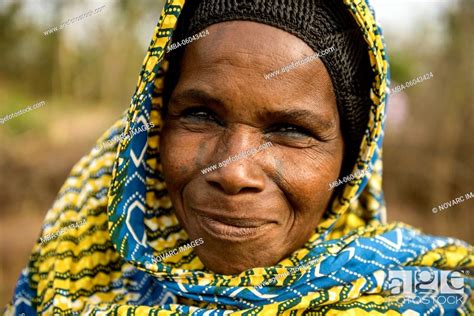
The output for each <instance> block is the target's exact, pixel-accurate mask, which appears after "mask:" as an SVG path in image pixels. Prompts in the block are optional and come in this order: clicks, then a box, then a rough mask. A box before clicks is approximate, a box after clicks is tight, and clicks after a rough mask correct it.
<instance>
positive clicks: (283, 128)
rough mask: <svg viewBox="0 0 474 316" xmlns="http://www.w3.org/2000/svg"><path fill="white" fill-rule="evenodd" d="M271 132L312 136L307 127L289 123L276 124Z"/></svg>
mask: <svg viewBox="0 0 474 316" xmlns="http://www.w3.org/2000/svg"><path fill="white" fill-rule="evenodd" d="M273 132H276V133H279V134H284V135H289V136H292V137H301V136H304V137H313V136H312V134H311V132H309V131H308V130H307V129H305V128H303V127H299V126H295V125H291V124H284V125H278V126H276V127H275V128H274V129H273Z"/></svg>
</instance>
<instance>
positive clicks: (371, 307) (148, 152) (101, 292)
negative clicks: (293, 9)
mask: <svg viewBox="0 0 474 316" xmlns="http://www.w3.org/2000/svg"><path fill="white" fill-rule="evenodd" d="M339 1H344V3H345V5H346V7H347V9H348V10H349V11H350V12H351V14H352V16H353V17H354V19H355V21H357V23H358V25H359V27H360V31H361V32H362V33H363V35H364V38H365V41H366V42H367V47H368V54H369V55H370V61H371V64H372V69H373V72H374V74H375V81H374V82H373V86H372V90H371V99H372V101H373V105H372V107H371V111H370V119H369V124H368V127H367V133H366V134H365V136H364V139H363V141H362V144H361V148H360V153H359V159H358V162H357V165H356V166H354V168H353V172H356V171H358V170H366V169H368V168H369V167H370V168H369V169H370V170H371V171H370V172H369V173H367V174H366V173H364V174H365V176H364V178H363V179H354V180H352V181H350V182H349V183H347V184H346V185H345V186H344V188H343V190H342V191H341V193H340V194H339V195H338V196H337V197H336V198H335V199H334V202H333V203H332V205H331V207H330V209H328V210H327V213H326V215H325V217H324V220H323V221H322V222H321V223H320V225H319V226H318V228H317V230H316V231H315V233H314V235H313V236H312V237H311V238H310V240H309V241H308V242H307V243H306V244H305V245H304V247H303V248H301V249H299V250H298V251H296V252H294V253H293V254H292V255H291V256H290V257H288V258H286V259H284V260H282V261H281V262H279V263H278V264H276V265H275V266H272V267H258V268H254V269H250V270H247V271H244V272H242V273H241V274H239V275H220V274H216V273H213V272H212V271H209V270H207V269H206V268H205V267H204V266H203V264H202V262H201V261H200V260H199V258H198V257H197V256H196V254H195V253H194V251H193V250H192V249H188V250H186V251H183V252H180V253H178V254H177V255H175V256H171V257H168V258H166V259H165V260H163V261H162V262H156V261H154V260H152V256H157V255H158V254H160V253H164V252H167V251H170V250H173V249H175V248H177V247H179V246H181V245H183V244H185V243H187V242H189V239H188V236H187V234H186V232H185V231H184V229H183V228H182V227H181V226H180V225H179V223H178V220H177V218H176V216H175V215H174V212H173V205H172V204H171V201H170V199H169V197H168V194H167V190H166V183H165V182H164V180H163V175H162V167H161V165H160V153H159V145H160V129H161V126H162V123H163V122H162V118H161V115H160V109H161V106H162V100H161V93H162V89H163V78H164V74H165V73H166V71H168V69H167V68H168V63H167V61H166V56H165V48H166V47H167V45H168V44H169V42H170V37H171V35H172V33H173V30H174V28H175V26H176V22H177V18H178V16H179V14H180V12H181V9H182V7H183V5H184V0H168V1H167V2H166V4H165V7H164V9H163V12H162V14H161V17H160V20H159V23H158V25H157V27H156V29H155V32H154V36H153V39H152V41H151V43H150V47H149V50H148V53H147V55H146V58H145V61H144V64H143V67H142V70H141V72H140V76H139V81H138V85H137V88H136V91H135V93H134V96H133V98H132V103H131V106H130V109H129V111H128V113H127V114H126V115H124V117H123V119H122V120H120V121H118V122H117V123H116V124H114V126H112V127H111V128H110V129H109V130H108V131H107V132H106V133H105V134H104V136H102V137H101V138H100V139H99V141H98V144H101V143H103V142H105V141H107V140H111V139H113V138H114V137H116V136H118V135H120V134H122V133H123V132H125V133H127V134H128V133H130V131H132V130H134V129H135V128H139V127H142V126H144V125H147V124H149V123H153V125H154V127H153V128H152V129H151V130H150V131H148V133H137V134H135V135H134V136H133V137H130V138H127V137H126V138H124V139H123V140H122V141H121V142H120V143H119V144H117V145H116V146H114V147H113V148H112V147H109V146H97V147H96V148H94V149H93V150H92V152H91V153H90V154H89V155H87V156H86V157H84V158H83V159H81V160H80V161H79V163H78V164H77V165H76V166H74V168H73V169H72V171H71V174H70V176H69V178H68V179H67V180H66V183H65V184H64V186H63V187H62V188H61V190H60V192H59V195H58V197H57V200H56V201H55V203H54V205H53V206H52V208H51V209H50V210H49V211H48V213H47V215H46V218H45V221H44V224H43V227H42V232H41V236H45V235H47V234H50V233H54V232H56V231H58V230H60V229H61V228H62V227H65V226H69V225H71V224H73V223H76V222H80V221H83V220H85V222H86V224H85V225H82V226H80V227H78V228H77V229H75V230H68V231H67V232H65V233H64V234H62V235H61V236H59V237H58V238H56V239H54V240H50V241H48V242H46V243H43V244H40V242H39V240H40V238H38V242H37V243H36V244H35V246H34V248H33V253H32V255H31V257H30V260H29V262H28V265H27V266H26V268H25V269H24V270H23V272H22V274H21V276H20V279H19V281H18V284H17V286H16V290H15V294H14V297H13V299H12V301H11V303H10V304H9V305H8V306H7V307H6V310H5V312H6V314H7V315H11V314H14V315H20V314H22V313H24V314H25V315H35V314H41V315H58V314H59V315H79V314H81V315H82V314H84V315H104V314H107V315H108V314H111V315H187V314H192V315H337V314H339V313H343V312H344V313H345V314H346V315H369V314H370V315H442V314H446V315H458V314H459V315H469V314H470V313H472V311H473V308H472V302H470V300H471V299H472V288H473V286H474V282H473V279H472V278H470V277H469V276H468V275H466V274H464V275H463V281H464V284H465V287H464V296H465V298H468V299H464V300H463V302H462V303H458V304H445V305H443V304H423V303H422V301H418V302H416V301H403V300H391V299H390V298H391V296H390V293H389V291H388V286H387V275H388V272H389V271H390V270H406V271H432V272H433V271H438V270H455V269H462V268H470V267H473V266H474V260H473V259H474V251H473V248H472V246H469V245H467V244H466V243H464V242H462V241H459V240H456V239H452V238H441V237H433V236H426V235H423V234H421V233H420V232H418V231H417V230H414V229H412V228H410V227H409V226H407V225H404V224H401V223H393V224H385V205H384V198H383V192H382V150H381V148H382V139H383V126H384V120H385V113H386V103H387V97H388V92H389V89H388V86H389V67H388V62H387V55H386V51H385V47H384V44H383V36H382V32H381V30H380V28H379V27H378V26H377V24H376V22H375V18H374V12H373V10H372V9H371V8H370V6H369V4H368V3H367V1H365V0H339ZM41 236H40V237H41ZM308 263H311V264H309V265H308V266H306V264H308ZM298 267H304V268H301V269H298ZM263 282H265V283H263ZM262 284H264V285H263V286H259V285H262Z"/></svg>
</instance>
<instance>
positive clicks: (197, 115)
mask: <svg viewBox="0 0 474 316" xmlns="http://www.w3.org/2000/svg"><path fill="white" fill-rule="evenodd" d="M181 117H183V118H189V119H195V120H203V121H215V120H216V118H215V115H214V114H213V113H212V112H211V111H209V110H207V109H202V108H190V109H186V110H184V111H183V112H182V113H181Z"/></svg>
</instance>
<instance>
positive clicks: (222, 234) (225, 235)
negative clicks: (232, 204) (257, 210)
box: [197, 211, 275, 240]
mask: <svg viewBox="0 0 474 316" xmlns="http://www.w3.org/2000/svg"><path fill="white" fill-rule="evenodd" d="M197 216H198V218H199V219H200V223H201V226H202V228H203V229H204V230H205V231H206V232H207V233H208V234H210V235H212V236H214V237H216V238H219V239H227V240H238V239H244V238H245V239H248V238H252V237H253V238H256V237H258V236H259V235H261V234H263V233H264V232H265V231H266V230H268V229H270V228H271V227H272V224H275V222H272V221H268V220H262V219H252V218H230V217H224V216H217V215H214V214H212V215H211V214H205V213H203V212H202V211H201V212H198V213H197Z"/></svg>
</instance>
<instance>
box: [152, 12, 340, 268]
mask: <svg viewBox="0 0 474 316" xmlns="http://www.w3.org/2000/svg"><path fill="white" fill-rule="evenodd" d="M208 30H209V35H208V36H207V37H205V38H201V39H199V40H197V41H195V42H193V43H192V44H190V45H188V46H187V47H186V50H185V52H184V56H183V60H182V64H181V65H182V67H181V73H180V78H179V81H178V83H177V85H176V87H175V89H174V91H173V93H172V95H171V98H170V102H169V106H168V117H167V118H166V121H165V124H164V126H163V130H162V135H161V144H160V153H161V162H162V166H163V172H164V176H165V181H166V184H167V187H168V191H169V194H170V197H171V200H172V203H173V206H174V209H175V212H176V215H177V217H178V219H179V222H180V224H181V225H182V226H183V227H184V228H185V230H186V231H187V233H188V235H189V237H190V238H191V239H197V238H203V240H204V244H203V245H201V246H199V247H196V248H195V251H196V252H197V254H198V256H199V258H200V259H201V261H202V262H203V263H204V265H205V266H206V267H207V268H209V269H210V270H212V271H214V272H216V273H221V274H237V273H240V272H242V271H244V270H246V269H249V268H254V267H260V266H269V265H273V264H276V263H277V262H278V261H280V260H281V259H283V258H285V257H287V256H288V255H289V254H291V253H292V252H293V251H295V250H297V249H299V248H301V247H302V246H303V245H304V243H305V242H306V241H307V240H308V238H309V237H310V236H311V234H312V232H313V231H314V229H315V228H316V226H317V224H318V222H319V220H320V218H321V216H322V214H323V213H324V211H325V210H326V208H327V207H328V204H329V200H330V196H331V193H332V192H331V191H329V190H328V187H329V183H330V182H332V181H334V180H335V179H337V177H338V175H339V172H340V169H341V164H342V158H343V150H344V148H343V147H344V143H343V139H342V135H341V129H340V126H339V116H338V112H337V107H336V98H335V94H334V91H333V87H332V84H331V79H330V77H329V74H328V72H327V71H326V69H325V67H324V65H323V63H322V62H321V61H320V60H319V59H318V60H313V61H311V62H309V63H307V64H304V65H300V66H297V67H296V68H294V69H292V70H290V71H289V72H286V73H281V74H280V75H279V76H276V77H274V78H272V79H268V80H267V79H265V77H264V75H265V74H267V73H269V72H271V71H274V70H276V69H280V68H281V67H284V66H286V65H288V64H290V63H292V62H294V61H297V60H300V59H302V58H304V57H305V56H309V55H311V54H314V52H313V51H312V49H311V48H310V47H309V46H307V45H306V44H305V43H304V42H303V41H302V40H300V39H298V38H297V37H295V36H293V35H291V34H289V33H286V32H284V31H282V30H279V29H277V28H274V27H271V26H267V25H264V24H259V23H254V22H244V21H233V22H225V23H219V24H215V25H212V26H210V27H209V28H208ZM266 142H271V143H272V146H270V147H267V148H265V149H262V150H260V151H259V152H258V153H256V154H254V155H252V156H249V157H247V158H240V159H238V160H236V161H234V162H231V163H230V164H228V165H226V166H223V167H221V168H217V169H215V170H214V171H210V172H207V173H205V172H201V170H203V169H205V168H207V167H209V166H211V165H213V164H216V165H218V163H219V162H222V161H224V160H226V159H227V158H228V157H230V156H234V155H238V154H240V153H244V152H246V151H247V150H251V149H254V148H255V149H257V148H258V147H259V145H261V144H264V143H266Z"/></svg>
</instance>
